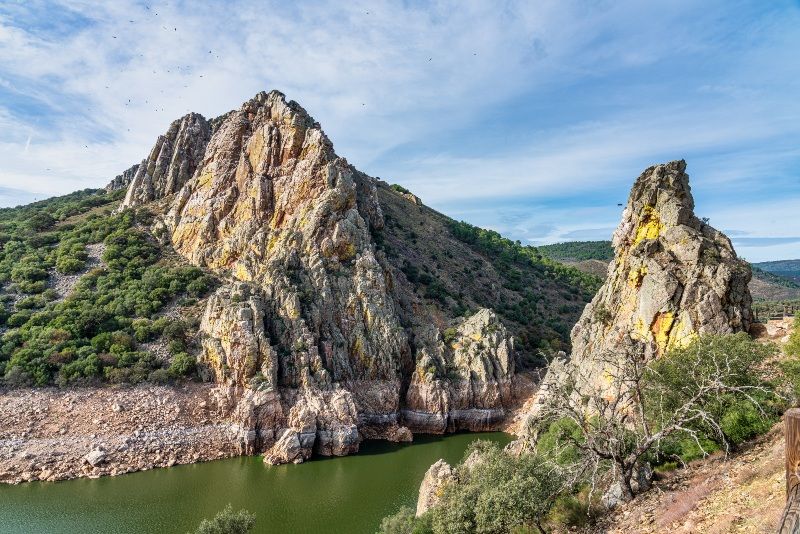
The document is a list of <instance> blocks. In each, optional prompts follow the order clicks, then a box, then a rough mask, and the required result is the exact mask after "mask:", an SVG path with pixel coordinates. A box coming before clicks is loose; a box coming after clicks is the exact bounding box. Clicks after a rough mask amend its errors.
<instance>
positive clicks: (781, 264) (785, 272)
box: [755, 260, 800, 282]
mask: <svg viewBox="0 0 800 534" xmlns="http://www.w3.org/2000/svg"><path fill="white" fill-rule="evenodd" d="M755 267H757V268H758V269H760V270H763V271H767V272H770V273H773V274H776V275H779V276H781V277H784V278H790V279H792V280H794V281H795V282H800V260H778V261H764V262H761V263H756V264H755Z"/></svg>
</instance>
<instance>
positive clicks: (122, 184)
mask: <svg viewBox="0 0 800 534" xmlns="http://www.w3.org/2000/svg"><path fill="white" fill-rule="evenodd" d="M138 170H139V164H138V163H137V164H135V165H131V166H130V167H129V168H128V169H127V170H125V171H124V172H123V173H122V174H118V175H117V176H115V177H114V179H113V180H111V181H110V182H108V185H106V187H105V189H106V192H107V193H111V192H114V191H119V190H120V189H127V188H128V186H129V185H131V182H132V181H133V177H134V176H136V171H138Z"/></svg>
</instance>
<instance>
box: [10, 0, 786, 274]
mask: <svg viewBox="0 0 800 534" xmlns="http://www.w3.org/2000/svg"><path fill="white" fill-rule="evenodd" d="M271 89H278V90H280V91H282V92H283V93H285V94H286V95H287V97H288V98H289V99H293V100H296V101H297V102H299V103H300V104H301V105H303V107H305V108H306V109H307V110H308V111H309V113H311V115H312V116H314V118H315V119H316V120H317V121H319V122H320V123H321V124H322V127H323V129H324V130H325V132H326V134H327V135H328V137H330V139H331V140H332V142H333V144H334V147H335V149H336V152H337V154H339V155H340V156H343V157H345V158H346V159H347V160H348V161H349V162H350V163H352V164H353V165H355V166H356V167H357V168H358V169H360V170H362V171H364V172H366V173H368V174H371V175H373V176H378V177H380V178H381V179H383V180H386V181H388V182H391V183H399V184H401V185H403V186H405V187H407V188H408V189H410V190H412V191H413V192H414V193H415V194H417V195H418V196H419V197H420V198H421V199H422V200H423V202H425V203H426V204H427V205H429V206H431V207H433V208H435V209H438V210H440V211H442V212H444V213H446V214H447V215H449V216H451V217H454V218H456V219H461V220H466V221H468V222H470V223H472V224H476V225H479V226H482V227H486V228H491V229H494V230H497V231H498V232H500V233H502V234H503V235H505V236H507V237H509V238H512V239H515V240H516V239H518V240H520V241H522V242H523V243H528V244H533V245H539V244H545V243H553V242H561V241H568V240H595V239H608V238H609V237H610V235H611V233H612V232H613V229H614V227H615V226H616V225H617V223H618V222H619V217H620V213H621V209H622V208H620V207H619V206H618V204H619V203H624V202H626V200H627V196H628V192H629V190H630V187H631V185H632V184H633V182H634V180H635V179H636V177H637V176H638V175H639V174H640V173H641V172H642V171H643V170H644V169H645V168H647V167H648V166H650V165H653V164H656V163H659V162H666V161H670V160H674V159H685V160H686V161H687V165H688V167H687V172H688V173H689V175H690V181H691V184H692V190H693V193H694V196H695V202H696V211H697V214H698V216H701V217H709V218H710V222H711V224H712V225H713V226H715V227H717V228H719V229H721V230H723V231H725V232H726V233H727V234H728V235H729V236H730V237H731V239H732V240H733V242H734V245H735V247H736V249H737V251H738V253H739V254H740V255H741V256H743V257H745V258H747V259H748V260H750V261H766V260H775V259H789V258H800V216H798V211H800V2H798V1H797V0H794V1H782V0H769V1H764V0H754V1H736V0H719V1H717V0H705V1H703V2H699V1H695V2H690V1H682V0H669V1H663V2H662V1H648V2H641V1H639V0H636V1H626V0H616V1H606V0H586V1H572V0H554V1H549V0H547V1H531V0H528V1H522V2H514V1H502V0H495V1H491V2H489V1H487V2H468V1H452V2H451V1H441V2H435V1H434V2H417V1H404V2H400V1H398V2H377V1H369V2H359V1H351V2H336V1H334V2H326V1H311V2H284V1H276V2H269V1H262V2H251V1H234V2H221V1H220V2H188V1H187V2H175V1H172V2H156V1H152V2H129V1H124V0H121V1H113V0H109V1H105V2H100V1H98V2H83V1H57V0H53V1H48V2H39V1H36V0H24V1H15V0H3V1H2V3H0V206H13V205H17V204H21V203H27V202H30V201H32V200H34V199H41V198H45V197H47V196H52V195H58V194H65V193H68V192H71V191H74V190H77V189H83V188H88V187H92V188H94V187H101V186H103V185H105V184H106V183H107V182H108V181H109V180H110V179H111V178H113V177H114V176H115V175H117V174H119V173H121V172H122V171H123V170H124V169H126V168H128V167H129V166H130V165H132V164H133V163H136V162H138V161H141V159H142V158H144V157H145V156H146V155H147V154H148V152H149V150H150V148H151V147H152V145H153V143H154V141H155V139H156V137H157V136H158V135H159V134H162V133H164V132H165V131H166V129H167V127H168V126H169V123H170V122H171V121H172V120H174V119H176V118H178V117H180V116H182V115H184V114H185V113H187V112H189V111H196V112H199V113H202V114H203V115H205V116H206V117H213V116H217V115H219V114H222V113H224V112H226V111H228V110H231V109H235V108H238V107H239V106H240V105H241V103H242V102H244V101H245V100H248V99H249V98H251V97H252V96H254V95H255V94H256V93H257V92H259V91H262V90H267V91H268V90H271Z"/></svg>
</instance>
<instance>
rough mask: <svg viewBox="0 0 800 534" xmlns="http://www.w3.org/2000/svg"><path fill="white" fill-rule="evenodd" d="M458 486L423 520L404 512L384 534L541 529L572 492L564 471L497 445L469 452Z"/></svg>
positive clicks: (484, 445) (484, 444)
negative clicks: (559, 501)
mask: <svg viewBox="0 0 800 534" xmlns="http://www.w3.org/2000/svg"><path fill="white" fill-rule="evenodd" d="M466 457H470V458H471V460H470V462H469V466H467V465H461V466H459V467H458V468H457V469H456V471H457V478H458V482H457V483H450V484H446V485H445V486H444V487H443V488H442V492H441V497H440V500H439V503H438V504H437V506H435V507H433V508H432V509H431V510H429V511H428V512H426V513H425V514H424V515H423V516H422V517H421V518H415V517H414V515H413V512H412V511H411V510H410V509H402V510H400V511H399V512H398V513H397V514H395V515H393V516H390V517H388V518H386V519H384V521H383V522H382V523H381V533H384V534H389V533H397V534H401V533H402V534H405V533H422V532H432V533H435V534H438V533H465V534H466V533H471V532H512V531H515V530H518V531H525V530H528V529H530V528H531V527H534V526H536V527H537V528H541V524H542V521H543V520H544V517H545V515H546V514H547V513H548V512H549V511H550V509H551V508H552V506H553V504H554V503H555V500H556V498H557V497H558V496H559V495H560V494H561V493H562V492H563V491H564V490H566V489H567V487H568V484H567V483H566V479H565V478H564V477H563V471H562V470H561V469H560V468H559V467H558V466H556V465H555V464H553V463H552V462H549V461H547V460H545V459H544V458H543V457H541V456H539V455H537V454H534V453H529V452H525V453H522V454H520V455H519V456H515V455H511V454H508V453H506V452H504V451H503V450H502V449H501V448H500V447H499V446H498V445H497V444H494V443H489V442H476V443H473V445H472V446H471V447H470V449H469V450H468V451H467V455H466Z"/></svg>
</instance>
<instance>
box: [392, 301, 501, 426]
mask: <svg viewBox="0 0 800 534" xmlns="http://www.w3.org/2000/svg"><path fill="white" fill-rule="evenodd" d="M424 333H425V334H427V337H428V339H426V340H425V341H426V342H425V343H424V344H423V345H422V346H421V347H420V350H419V351H418V357H417V360H416V362H417V363H416V368H415V370H414V373H413V375H412V377H411V385H410V387H409V390H408V394H407V396H406V409H405V410H404V417H405V419H406V421H409V422H413V426H414V427H415V428H421V429H424V430H426V431H427V432H435V433H440V432H444V431H450V432H452V431H454V430H472V431H481V430H488V429H491V428H494V427H496V426H497V424H498V423H499V422H500V421H502V420H503V419H504V417H505V411H504V406H506V407H507V406H509V405H510V404H511V402H512V398H511V397H512V384H511V382H512V378H513V376H514V358H513V351H514V341H513V338H510V337H509V336H508V333H507V332H506V329H505V327H504V326H503V324H502V323H501V322H500V320H499V319H498V318H497V315H495V314H494V312H492V311H491V310H488V309H483V310H480V311H478V312H477V313H476V314H475V315H473V316H471V317H469V318H467V319H465V320H464V321H463V322H461V323H460V324H458V325H457V326H455V327H451V328H449V329H447V330H445V333H444V334H445V337H447V338H448V339H442V336H440V335H439V332H438V330H436V329H435V328H428V329H426V330H425V332H424ZM419 337H421V336H418V338H419Z"/></svg>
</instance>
